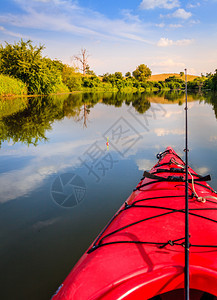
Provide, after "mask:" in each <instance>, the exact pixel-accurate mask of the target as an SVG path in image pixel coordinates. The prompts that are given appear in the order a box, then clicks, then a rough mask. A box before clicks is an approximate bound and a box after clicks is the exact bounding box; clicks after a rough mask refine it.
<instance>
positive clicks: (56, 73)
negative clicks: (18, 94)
mask: <svg viewBox="0 0 217 300" xmlns="http://www.w3.org/2000/svg"><path fill="white" fill-rule="evenodd" d="M43 49H44V46H41V45H40V46H33V45H32V41H30V40H28V41H27V42H24V41H23V40H22V39H21V41H20V42H18V43H15V44H14V45H12V44H9V43H6V46H5V47H4V46H3V45H0V72H1V73H2V74H6V75H9V76H12V77H14V78H18V79H20V80H22V81H23V82H24V83H25V84H26V86H27V88H28V93H29V94H50V93H52V92H55V91H56V87H55V86H56V85H60V84H61V83H62V77H61V71H60V63H57V62H55V63H54V62H53V61H52V60H51V59H49V58H45V57H42V51H43Z"/></svg>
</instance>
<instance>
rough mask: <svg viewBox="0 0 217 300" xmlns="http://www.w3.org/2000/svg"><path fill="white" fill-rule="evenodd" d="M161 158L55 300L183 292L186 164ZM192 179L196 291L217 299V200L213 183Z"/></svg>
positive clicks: (170, 154) (167, 155) (168, 154)
mask: <svg viewBox="0 0 217 300" xmlns="http://www.w3.org/2000/svg"><path fill="white" fill-rule="evenodd" d="M158 158H159V161H158V163H157V164H156V165H155V166H154V167H153V168H152V169H151V170H150V171H149V172H144V177H143V178H142V180H141V181H140V183H139V184H138V186H137V187H136V189H135V190H134V191H133V193H132V194H131V195H130V197H129V198H128V199H127V201H126V202H125V203H124V204H123V206H122V207H121V208H120V210H119V211H118V212H117V213H116V214H115V215H114V217H113V218H112V219H111V221H110V222H109V223H108V225H107V226H106V227H105V228H104V229H103V231H102V232H101V233H100V235H99V236H98V237H97V239H96V240H95V241H94V243H93V244H92V245H91V247H90V248H89V249H88V251H87V252H86V253H85V254H84V255H83V256H82V258H81V259H80V260H79V262H78V263H77V265H76V266H75V267H74V268H73V270H72V271H71V273H70V274H69V275H68V277H67V278H66V280H65V281H64V282H63V284H62V285H61V287H60V288H59V290H58V292H57V293H56V294H55V295H54V296H53V299H79V300H80V299H82V300H83V299H84V300H85V299H88V300H89V299H143V300H144V299H149V298H152V297H157V296H158V295H160V294H164V293H168V292H170V291H178V290H179V291H182V289H183V286H184V252H185V251H184V250H185V248H184V247H185V245H184V241H185V164H184V162H183V161H182V159H181V158H180V157H179V156H178V155H177V154H176V153H175V151H174V150H173V149H172V148H169V147H168V148H167V149H166V151H164V152H163V153H162V154H160V155H158ZM188 171H189V175H188V181H189V234H190V268H189V271H190V288H191V289H192V291H193V290H200V291H202V292H203V293H202V294H203V295H204V292H207V293H210V294H212V295H215V296H217V288H216V282H217V243H216V236H217V214H216V211H217V198H216V197H217V194H216V192H215V191H214V190H213V189H212V188H211V187H210V186H209V185H208V184H207V183H206V181H207V180H209V179H210V177H209V176H205V177H203V176H200V175H198V174H197V173H196V172H194V171H193V170H192V169H191V168H190V167H189V168H188ZM180 293H182V292H180ZM193 293H195V292H193ZM161 297H166V296H161ZM168 297H170V296H168V294H167V298H156V299H170V298H168ZM177 297H178V296H176V300H178V298H177ZM153 299H155V298H153ZM197 299H200V298H197Z"/></svg>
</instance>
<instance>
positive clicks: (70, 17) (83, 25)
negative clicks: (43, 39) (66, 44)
mask: <svg viewBox="0 0 217 300" xmlns="http://www.w3.org/2000/svg"><path fill="white" fill-rule="evenodd" d="M16 2H17V3H18V4H19V5H20V7H21V8H22V10H23V13H22V14H0V22H1V23H3V24H7V25H12V26H17V27H20V28H28V29H30V28H33V29H39V30H46V31H54V32H55V31H56V32H60V33H67V34H73V35H75V36H82V37H85V38H88V39H90V38H94V39H105V40H107V39H113V40H123V39H124V40H135V41H141V42H145V43H150V42H149V41H148V40H147V39H146V38H145V36H146V35H147V32H146V28H145V26H144V23H142V22H140V20H139V17H138V16H136V15H133V14H132V12H131V11H130V10H123V11H122V15H123V18H121V19H110V18H108V17H106V16H105V15H103V14H101V13H98V12H96V11H94V10H91V9H88V8H85V7H79V6H78V5H77V4H76V3H72V2H71V1H69V0H50V1H46V0H44V1H43V0H39V1H38V0H37V1H27V0H16Z"/></svg>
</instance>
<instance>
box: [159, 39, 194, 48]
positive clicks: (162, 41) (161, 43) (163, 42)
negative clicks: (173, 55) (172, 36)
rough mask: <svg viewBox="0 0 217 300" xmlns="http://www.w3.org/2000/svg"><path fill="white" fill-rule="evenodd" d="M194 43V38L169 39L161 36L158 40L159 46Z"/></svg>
mask: <svg viewBox="0 0 217 300" xmlns="http://www.w3.org/2000/svg"><path fill="white" fill-rule="evenodd" d="M192 43H193V40H190V39H183V40H177V41H173V40H169V39H168V38H161V39H160V40H159V41H158V42H157V46H158V47H168V46H188V45H190V44H192Z"/></svg>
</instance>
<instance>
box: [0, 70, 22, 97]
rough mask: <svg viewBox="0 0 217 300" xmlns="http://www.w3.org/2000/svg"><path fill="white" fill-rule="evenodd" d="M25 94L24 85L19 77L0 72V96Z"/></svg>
mask: <svg viewBox="0 0 217 300" xmlns="http://www.w3.org/2000/svg"><path fill="white" fill-rule="evenodd" d="M14 95H27V87H26V85H25V84H24V83H23V82H22V81H21V80H19V79H15V78H12V77H9V76H7V75H2V74H0V96H14Z"/></svg>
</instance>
